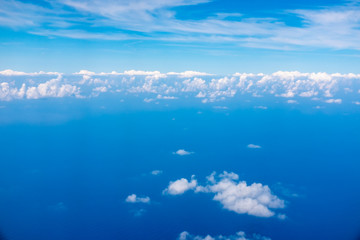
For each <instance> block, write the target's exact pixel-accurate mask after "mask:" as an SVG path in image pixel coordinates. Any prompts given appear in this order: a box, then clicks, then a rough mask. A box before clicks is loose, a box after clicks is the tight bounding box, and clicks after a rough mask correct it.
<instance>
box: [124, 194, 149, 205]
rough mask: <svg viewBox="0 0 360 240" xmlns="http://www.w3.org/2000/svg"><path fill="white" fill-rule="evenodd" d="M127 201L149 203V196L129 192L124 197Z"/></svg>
mask: <svg viewBox="0 0 360 240" xmlns="http://www.w3.org/2000/svg"><path fill="white" fill-rule="evenodd" d="M125 201H126V202H128V203H150V198H149V197H138V196H136V194H131V195H129V196H127V198H126V199H125Z"/></svg>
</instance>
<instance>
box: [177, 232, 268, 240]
mask: <svg viewBox="0 0 360 240" xmlns="http://www.w3.org/2000/svg"><path fill="white" fill-rule="evenodd" d="M178 240H271V239H270V238H268V237H264V236H261V235H259V234H253V235H252V236H247V235H246V234H245V232H242V231H240V232H237V233H236V234H235V235H231V236H223V235H219V236H214V237H212V236H210V235H207V236H205V237H203V236H195V235H192V234H190V233H188V232H186V231H185V232H182V233H180V235H179V237H178Z"/></svg>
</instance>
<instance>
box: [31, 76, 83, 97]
mask: <svg viewBox="0 0 360 240" xmlns="http://www.w3.org/2000/svg"><path fill="white" fill-rule="evenodd" d="M79 93H80V90H79V88H78V87H76V86H73V85H70V84H63V83H61V76H60V77H58V78H56V79H51V80H49V81H47V82H45V83H40V84H39V85H38V86H37V87H29V88H28V89H27V91H26V98H28V99H38V98H46V97H66V96H72V95H74V96H77V95H79Z"/></svg>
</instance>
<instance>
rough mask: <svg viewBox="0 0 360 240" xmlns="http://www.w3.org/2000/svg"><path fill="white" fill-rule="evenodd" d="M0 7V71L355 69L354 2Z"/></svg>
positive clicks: (358, 56) (358, 12)
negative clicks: (0, 69) (0, 68)
mask: <svg viewBox="0 0 360 240" xmlns="http://www.w3.org/2000/svg"><path fill="white" fill-rule="evenodd" d="M0 4H1V6H2V8H1V10H0V51H1V53H2V54H1V57H0V66H1V67H2V69H14V70H18V71H39V70H44V71H61V72H66V73H71V72H75V71H79V70H80V69H89V70H92V71H98V72H100V71H112V70H116V71H123V70H128V69H140V70H159V71H163V72H166V71H185V70H196V71H205V72H212V73H219V74H224V73H234V72H256V73H257V72H265V73H271V72H275V71H278V70H297V71H302V72H318V71H326V72H330V73H334V72H341V73H349V72H354V73H359V70H358V67H357V66H358V65H359V63H360V53H359V49H360V41H359V40H358V39H360V30H359V26H360V17H359V16H360V5H359V2H358V1H329V0H327V1H325V0H322V1H316V2H315V3H314V2H313V1H308V0H306V1H260V0H255V1H230V0H225V1H216V0H214V1H207V0H198V1H188V0H168V1H164V0H156V1H145V0H138V1H128V0H122V1H98V0H90V1H72V0H47V1H16V0H13V1H8V0H1V1H0Z"/></svg>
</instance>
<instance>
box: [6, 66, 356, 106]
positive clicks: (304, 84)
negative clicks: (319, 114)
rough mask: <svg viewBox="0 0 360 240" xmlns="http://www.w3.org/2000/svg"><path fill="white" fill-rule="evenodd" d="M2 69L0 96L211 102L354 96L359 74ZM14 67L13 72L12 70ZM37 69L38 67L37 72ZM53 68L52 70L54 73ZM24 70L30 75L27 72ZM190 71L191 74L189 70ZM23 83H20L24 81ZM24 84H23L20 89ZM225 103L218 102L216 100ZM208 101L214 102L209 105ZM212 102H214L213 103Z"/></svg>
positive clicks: (347, 98) (299, 100)
mask: <svg viewBox="0 0 360 240" xmlns="http://www.w3.org/2000/svg"><path fill="white" fill-rule="evenodd" d="M2 72H3V73H4V74H7V75H0V76H4V78H5V79H6V81H5V80H2V81H1V80H0V84H1V87H0V91H1V93H0V100H5V101H10V100H13V99H23V98H29V99H36V98H43V97H63V96H64V97H67V96H75V97H80V92H81V96H82V97H96V96H99V95H100V94H102V93H104V92H110V93H109V94H118V95H122V96H121V97H124V96H123V95H124V94H125V95H128V96H130V95H134V96H137V97H141V98H142V99H144V101H145V102H150V101H154V100H156V99H167V100H170V99H191V98H193V99H194V100H195V101H197V102H198V103H201V102H203V103H206V104H211V103H214V102H219V101H226V100H229V99H231V98H235V99H236V101H239V97H241V96H247V97H251V98H254V97H257V98H258V99H261V98H263V99H265V98H268V97H279V96H283V97H291V99H289V100H287V101H288V103H295V101H296V102H297V103H299V104H301V103H302V102H304V101H306V100H307V99H306V98H304V97H311V99H318V100H321V101H326V102H329V103H340V101H342V99H344V102H348V103H351V102H354V101H358V99H357V98H356V96H355V95H354V94H350V92H351V91H352V92H353V93H355V92H356V91H357V90H358V88H359V87H360V84H359V82H360V74H353V73H349V74H339V73H334V74H328V73H301V72H297V71H293V72H286V71H278V72H275V73H272V74H263V73H261V74H253V73H236V74H233V75H231V76H218V75H212V76H208V75H203V76H201V77H199V76H193V77H186V78H185V79H184V78H183V77H181V76H179V75H176V74H173V75H171V74H170V75H169V74H164V73H161V72H159V71H135V70H129V71H124V72H123V73H118V72H115V71H113V72H110V73H95V72H91V71H88V70H81V71H80V72H78V73H74V74H71V75H66V74H65V75H64V74H61V73H57V74H58V75H57V78H55V79H53V76H52V75H51V74H50V73H49V74H48V75H47V74H38V73H36V74H35V73H23V72H16V71H12V70H4V71H2ZM14 72H15V73H14ZM39 73H41V72H39ZM31 74H32V75H31ZM54 74H55V73H54ZM28 76H31V78H29V77H28ZM189 76H190V75H189ZM24 84H25V85H24ZM24 88H25V89H24ZM221 105H225V104H218V105H217V106H221ZM211 106H212V107H213V106H214V105H211ZM215 106H216V105H215Z"/></svg>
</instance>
